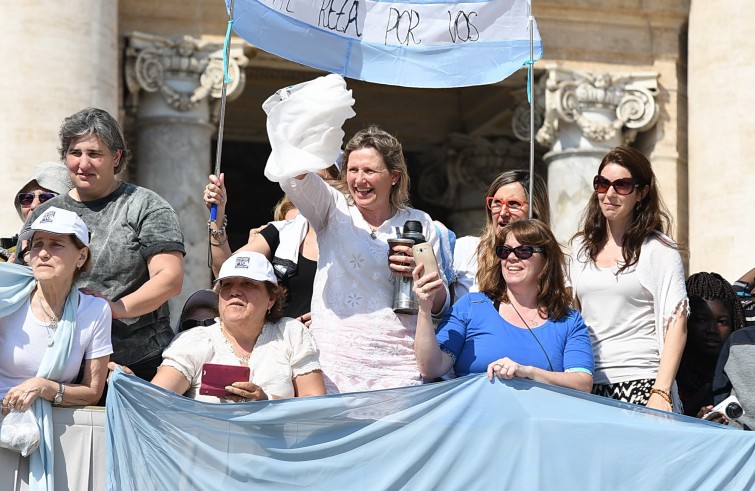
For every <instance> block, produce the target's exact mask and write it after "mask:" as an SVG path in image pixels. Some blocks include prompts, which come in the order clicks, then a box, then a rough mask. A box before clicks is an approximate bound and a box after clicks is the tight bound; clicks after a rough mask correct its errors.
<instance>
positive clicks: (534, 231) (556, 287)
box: [414, 220, 593, 392]
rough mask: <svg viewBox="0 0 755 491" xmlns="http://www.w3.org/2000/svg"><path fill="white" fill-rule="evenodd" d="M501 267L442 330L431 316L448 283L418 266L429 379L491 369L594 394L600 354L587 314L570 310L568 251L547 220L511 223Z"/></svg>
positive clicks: (421, 355) (424, 370)
mask: <svg viewBox="0 0 755 491" xmlns="http://www.w3.org/2000/svg"><path fill="white" fill-rule="evenodd" d="M495 252H496V255H497V256H498V257H499V258H500V262H499V263H498V264H495V265H493V266H492V267H490V268H489V269H488V270H487V271H484V272H483V275H482V277H481V280H482V281H481V282H480V292H478V293H469V294H467V295H464V296H463V297H462V298H460V299H459V301H458V302H456V303H455V304H454V306H453V308H452V309H451V311H450V313H449V314H447V315H446V317H445V318H444V319H443V321H442V322H441V324H440V326H439V328H438V332H437V334H436V332H435V329H434V327H433V324H432V317H431V316H430V307H431V306H432V299H433V297H434V296H435V293H436V292H437V291H439V290H440V288H442V286H441V282H440V280H438V279H437V278H435V273H431V274H428V275H424V276H422V277H420V275H421V274H422V266H418V267H417V268H416V269H415V270H414V277H415V292H416V294H417V299H418V301H419V313H418V316H417V333H416V337H415V342H414V352H415V355H416V357H417V364H418V365H419V369H420V372H421V374H422V376H423V377H424V378H426V379H432V378H435V377H439V376H441V375H444V374H445V373H447V372H448V371H449V370H450V369H451V368H453V369H454V371H455V373H456V375H459V376H462V375H467V374H469V373H482V372H487V373H488V378H490V379H492V377H493V376H494V375H495V376H497V377H499V378H506V379H510V378H513V377H521V378H528V379H531V380H536V381H538V382H544V383H547V384H552V385H559V386H562V387H568V388H571V389H576V390H581V391H585V392H590V389H591V388H592V370H593V352H592V346H591V344H590V336H589V333H588V331H587V327H586V326H585V324H584V322H583V321H582V316H581V315H580V314H579V312H577V311H576V310H572V309H571V308H569V305H570V303H571V295H570V293H569V291H568V289H567V288H566V286H565V283H564V255H563V253H562V252H561V248H560V247H559V245H558V242H556V239H555V237H554V236H553V233H552V232H551V231H550V230H549V229H548V227H546V226H545V224H543V223H542V222H540V221H539V220H522V221H517V222H512V223H510V224H508V225H507V226H506V227H505V228H504V229H503V230H502V231H501V234H500V235H499V237H498V239H497V241H496V251H495Z"/></svg>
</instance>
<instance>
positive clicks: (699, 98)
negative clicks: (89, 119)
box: [0, 0, 755, 312]
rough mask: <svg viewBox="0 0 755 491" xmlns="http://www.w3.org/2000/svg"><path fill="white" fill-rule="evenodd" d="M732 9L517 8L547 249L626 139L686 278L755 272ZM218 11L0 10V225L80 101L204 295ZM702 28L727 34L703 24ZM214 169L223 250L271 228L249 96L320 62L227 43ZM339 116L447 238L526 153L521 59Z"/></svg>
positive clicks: (556, 2) (747, 50)
mask: <svg viewBox="0 0 755 491" xmlns="http://www.w3.org/2000/svg"><path fill="white" fill-rule="evenodd" d="M747 6H748V5H747V4H746V2H745V0H732V1H731V2H726V3H725V4H721V3H716V2H703V1H701V0H692V1H690V0H658V1H655V2H641V1H630V2H626V1H623V2H619V1H618V0H600V1H591V0H574V1H570V2H566V1H561V0H551V1H537V0H535V1H533V11H534V15H535V17H536V18H537V21H538V25H539V29H540V34H541V36H542V39H543V46H544V57H543V59H542V60H540V61H538V62H537V63H536V64H535V65H534V67H535V70H534V82H533V87H534V89H533V90H534V101H535V108H536V112H537V114H536V118H535V121H536V123H535V126H536V128H535V130H536V135H537V138H536V140H537V143H536V147H535V148H536V150H535V154H536V169H537V172H539V173H541V175H543V176H544V177H547V182H548V189H549V194H550V198H551V203H552V207H553V209H552V217H553V223H554V232H555V233H556V235H557V237H558V238H559V240H561V241H562V242H564V243H566V242H567V241H568V239H569V237H570V236H571V234H573V232H574V231H575V230H576V227H577V224H578V221H579V218H580V215H581V212H582V209H583V208H584V205H585V203H586V201H587V198H588V197H589V196H590V193H591V192H592V189H591V182H592V177H593V176H594V174H595V172H596V169H597V166H598V163H599V162H600V159H601V158H602V156H603V155H604V154H605V153H606V152H607V151H608V150H609V149H610V148H612V147H614V146H616V145H619V144H630V145H632V146H634V147H636V148H638V149H639V150H641V151H642V152H644V153H645V154H646V155H647V156H648V157H649V158H650V160H651V161H652V163H653V166H654V170H655V172H656V174H657V176H658V180H659V184H660V187H661V191H662V195H663V198H664V200H665V202H666V205H667V206H668V208H669V210H670V212H671V215H672V217H673V220H674V225H675V226H674V232H673V235H674V237H675V238H676V239H677V240H678V241H680V242H681V243H683V244H685V246H686V247H687V248H688V250H689V257H688V266H689V272H696V271H717V272H720V273H721V274H722V275H724V276H725V277H726V278H727V279H729V280H730V281H733V280H735V279H737V278H738V277H739V275H741V274H742V273H744V272H745V271H747V270H749V269H750V268H752V267H755V258H753V255H752V254H751V253H750V242H752V240H753V239H755V232H754V231H752V230H751V227H750V226H748V225H751V221H748V216H749V213H748V205H749V203H748V201H747V195H748V194H750V193H751V192H752V190H753V189H755V177H753V174H754V173H753V172H752V170H753V169H754V167H753V164H751V163H749V162H748V160H747V157H749V156H750V155H752V154H753V150H755V141H753V140H750V139H749V138H747V136H746V135H747V134H748V132H749V130H750V129H753V128H755V112H753V111H752V110H751V108H753V107H754V106H753V102H755V101H753V99H755V95H753V92H752V91H751V90H750V89H749V87H750V86H751V85H752V84H750V83H749V82H753V81H755V63H753V61H755V59H753V58H754V57H755V55H753V53H755V50H753V49H752V44H753V43H755V41H752V40H751V36H748V31H749V27H750V26H751V25H752V23H753V21H751V20H748V19H749V17H748V16H747V15H744V14H745V13H746V12H747ZM226 21H227V17H226V11H225V9H224V5H223V2H222V1H220V0H191V1H186V0H185V1H177V0H165V1H161V2H154V1H151V0H120V1H116V0H104V1H100V0H75V1H72V2H63V3H61V2H50V1H42V0H39V1H32V2H25V3H24V4H23V6H21V5H20V4H19V5H16V4H15V3H14V4H13V5H12V6H4V7H3V15H2V16H0V29H1V30H0V32H2V33H3V34H2V47H3V49H2V50H0V64H1V66H3V67H4V68H5V70H6V76H5V77H2V78H1V79H0V87H2V90H0V107H2V108H3V115H4V116H5V117H4V118H2V120H1V121H0V161H1V162H2V166H3V167H2V168H3V170H4V175H5V178H4V179H3V180H2V182H0V187H2V189H3V191H4V193H3V195H5V196H7V198H6V199H5V200H4V202H2V203H0V207H1V208H2V209H3V213H2V214H0V225H2V234H3V236H9V235H12V234H13V233H15V232H16V231H17V230H18V229H19V228H20V226H21V223H20V222H19V220H18V218H17V216H16V215H15V212H14V209H13V203H12V200H13V197H14V195H15V193H16V192H17V190H18V189H19V188H20V187H21V185H22V184H23V183H24V182H25V181H26V179H27V178H28V175H29V174H30V172H31V169H32V167H33V166H34V165H35V164H37V163H40V162H43V161H49V160H58V159H59V157H58V150H57V148H56V145H57V130H58V127H59V125H60V122H61V121H62V119H63V118H64V117H65V116H67V115H69V114H72V113H73V112H75V111H78V110H79V109H81V108H83V107H87V106H96V107H101V108H103V109H106V110H108V111H110V112H111V113H112V114H114V115H118V117H119V119H120V120H121V122H122V123H123V126H124V129H125V131H126V133H127V137H128V139H129V143H130V146H131V148H132V149H133V150H134V151H135V159H134V162H133V164H132V165H131V167H130V168H129V169H128V172H127V173H126V175H124V176H123V177H124V178H125V179H127V180H130V181H132V182H135V183H137V184H139V185H142V186H146V187H148V188H151V189H153V190H155V191H157V192H158V193H159V194H161V195H162V196H163V197H165V198H166V199H167V200H168V201H169V202H170V203H171V204H172V206H173V207H174V208H175V209H176V211H177V212H178V214H179V217H180V220H181V224H182V227H183V230H184V234H185V238H186V246H187V251H188V253H187V258H186V271H187V277H186V281H185V282H184V292H183V294H182V296H181V297H179V298H177V299H176V300H175V301H174V305H172V307H173V311H174V312H176V311H177V310H178V309H180V306H181V305H182V304H183V299H185V298H186V297H187V296H188V295H189V294H190V293H191V292H193V291H194V290H196V289H198V288H203V287H207V286H208V285H209V282H210V279H211V276H210V270H209V268H208V267H207V247H208V243H207V231H206V230H207V209H206V207H205V206H204V203H203V201H202V189H203V187H204V185H205V183H206V181H207V174H208V173H210V172H212V170H213V169H214V167H215V164H216V159H215V148H216V143H217V141H216V137H217V129H218V124H219V109H220V105H219V101H220V94H221V87H222V84H221V80H222V52H221V49H222V41H223V35H224V33H225V30H226ZM721 26H726V28H725V29H724V28H722V27H721ZM230 59H231V65H230V69H231V76H232V79H233V82H232V83H231V84H230V85H229V86H228V87H227V91H228V104H227V108H226V115H225V118H224V140H223V142H224V143H223V158H222V162H223V163H222V170H223V171H224V172H225V174H226V180H227V183H228V188H229V210H228V214H229V231H230V232H231V243H232V247H233V248H235V247H238V246H240V245H241V244H243V243H244V242H245V241H246V238H247V234H248V230H249V228H251V227H254V226H257V225H260V224H262V223H265V222H266V221H268V220H269V219H270V209H271V208H272V206H273V205H274V204H275V201H276V200H277V199H278V198H279V197H280V196H281V193H280V190H279V189H278V188H277V186H276V185H274V184H271V183H269V182H267V181H266V180H265V178H264V177H263V174H262V171H263V168H264V165H265V161H266V158H267V152H269V146H268V143H267V135H266V131H265V114H264V113H263V111H262V109H261V104H262V102H263V101H264V100H265V99H266V98H267V97H268V96H269V95H271V94H272V93H274V92H275V91H276V90H278V89H279V88H281V87H284V86H288V85H292V84H295V83H299V82H302V81H305V80H309V79H312V78H314V77H316V76H318V75H320V73H319V72H317V71H315V70H312V69H309V68H307V67H304V66H301V65H297V64H295V63H292V62H289V61H286V60H282V59H280V58H277V57H275V56H273V55H270V54H268V53H265V52H263V51H260V50H258V49H256V48H255V47H253V46H250V45H249V44H248V43H246V42H244V41H243V40H241V39H239V38H236V37H234V39H233V42H232V49H231V56H230ZM347 82H348V85H349V88H350V89H352V90H353V95H354V98H355V100H356V105H355V108H354V109H355V111H356V113H357V116H356V117H355V118H353V119H351V120H349V121H347V123H346V126H345V131H346V134H347V138H348V137H349V136H350V135H351V134H353V133H354V132H355V131H358V130H359V129H361V128H363V127H364V126H366V125H368V124H373V123H375V124H378V125H380V126H382V127H383V128H385V129H386V130H388V131H390V132H391V133H393V134H395V135H397V136H398V137H399V139H400V140H401V141H402V143H403V144H404V148H405V151H406V154H407V159H408V162H409V166H410V173H411V177H412V200H413V202H414V205H415V206H416V207H418V208H422V209H425V210H426V211H428V212H429V213H431V215H433V216H434V217H436V218H438V219H440V220H442V221H443V222H445V223H446V225H448V226H449V227H450V228H451V229H453V230H455V231H456V232H457V234H458V235H464V234H475V233H476V231H477V229H478V228H479V227H480V226H481V224H482V217H483V216H484V197H483V196H482V193H483V192H484V191H483V190H484V189H485V188H486V187H487V185H488V183H489V182H490V181H491V180H492V178H493V177H494V176H495V175H496V174H497V173H499V172H501V171H502V170H506V169H513V168H526V167H527V166H528V161H529V142H528V140H529V133H530V128H529V106H528V104H527V98H526V72H525V71H524V70H522V71H520V72H517V73H515V74H514V75H513V76H511V77H509V78H508V79H506V80H504V81H502V82H501V83H498V84H495V85H490V86H482V87H468V88H461V89H431V90H421V89H408V88H400V87H391V86H384V85H376V84H370V83H365V82H359V81H352V80H348V81H347Z"/></svg>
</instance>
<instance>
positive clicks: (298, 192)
mask: <svg viewBox="0 0 755 491" xmlns="http://www.w3.org/2000/svg"><path fill="white" fill-rule="evenodd" d="M341 163H342V164H341V171H340V175H339V182H338V187H339V188H340V189H341V191H339V190H338V189H334V188H333V187H331V186H329V185H328V184H326V183H325V182H323V180H322V179H320V178H319V177H318V176H317V174H315V173H314V172H310V173H307V174H303V175H299V176H297V177H295V178H291V179H286V180H283V181H281V188H282V189H283V190H284V191H285V193H286V194H287V195H288V196H289V197H290V198H291V201H293V202H294V204H295V205H296V207H297V208H298V209H299V212H300V213H301V214H302V215H304V216H305V217H306V218H307V219H308V220H309V223H310V224H311V226H312V227H313V228H314V229H315V232H316V233H317V242H318V246H319V250H320V258H319V260H318V264H317V274H316V275H315V283H314V288H313V295H312V326H311V330H312V334H314V336H315V339H316V340H317V344H318V346H319V348H320V362H321V363H322V368H323V373H324V375H325V385H326V388H327V389H328V392H330V393H336V392H354V391H362V390H374V389H383V388H390V387H401V386H406V385H416V384H420V383H422V379H421V377H420V375H419V370H418V368H417V363H416V359H415V357H414V349H413V343H414V332H415V328H416V322H417V318H416V315H408V314H397V313H395V312H393V309H392V300H393V281H394V278H393V276H395V275H403V276H408V277H411V274H412V270H413V269H414V258H413V256H412V250H411V248H410V247H407V246H396V247H395V248H394V250H393V251H392V252H391V255H390V259H389V251H388V242H387V241H388V239H390V238H393V237H396V230H397V229H401V228H402V227H403V226H404V223H405V222H406V221H407V220H416V221H419V222H420V223H421V224H422V229H423V232H424V236H425V238H426V239H427V241H428V242H429V243H431V244H432V246H433V249H434V251H435V256H436V258H437V257H440V251H439V249H438V244H439V243H438V238H437V234H436V232H435V226H434V225H433V223H432V219H431V218H430V217H429V216H428V215H427V213H424V212H422V211H420V210H416V209H413V208H411V207H409V206H408V202H409V173H408V171H407V168H406V163H405V162H404V156H403V152H402V148H401V144H400V143H399V142H398V140H396V138H395V137H393V136H392V135H390V134H389V133H387V132H385V131H383V130H381V129H379V128H377V127H375V126H373V127H370V128H367V129H365V130H362V131H360V132H358V133H357V134H356V135H354V137H353V138H352V139H351V140H350V141H349V142H348V144H347V145H346V148H345V149H344V151H343V154H342V156H341ZM389 261H390V263H389ZM448 298H449V296H448V293H447V289H446V288H444V289H443V291H442V292H441V293H439V294H438V295H436V299H435V302H434V304H433V309H432V310H433V313H435V314H440V313H441V312H442V311H444V309H445V308H447V305H448Z"/></svg>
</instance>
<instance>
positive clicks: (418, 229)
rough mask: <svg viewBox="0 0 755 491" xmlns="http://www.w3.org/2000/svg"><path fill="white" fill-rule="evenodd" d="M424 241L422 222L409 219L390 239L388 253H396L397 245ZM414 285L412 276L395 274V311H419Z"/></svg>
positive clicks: (413, 312)
mask: <svg viewBox="0 0 755 491" xmlns="http://www.w3.org/2000/svg"><path fill="white" fill-rule="evenodd" d="M396 228H397V229H398V227H396ZM423 242H425V236H424V235H422V223H420V222H418V221H417V220H407V221H406V223H404V229H403V231H402V232H401V233H400V234H398V237H396V238H393V239H388V255H389V256H391V255H395V254H393V247H394V246H396V245H405V246H407V247H412V246H413V245H414V244H421V243H423ZM413 286H414V280H413V279H412V278H411V277H407V276H403V275H400V274H393V311H394V312H396V313H397V314H411V315H414V314H416V313H417V296H416V295H415V294H414V290H413V289H412V287H413Z"/></svg>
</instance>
